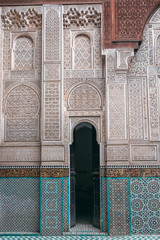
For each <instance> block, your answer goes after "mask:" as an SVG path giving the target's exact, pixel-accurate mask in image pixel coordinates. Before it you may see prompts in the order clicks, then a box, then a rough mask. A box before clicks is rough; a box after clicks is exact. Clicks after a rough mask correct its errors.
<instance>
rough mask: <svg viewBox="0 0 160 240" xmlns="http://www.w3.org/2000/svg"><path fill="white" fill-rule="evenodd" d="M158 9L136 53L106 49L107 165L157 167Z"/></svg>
mask: <svg viewBox="0 0 160 240" xmlns="http://www.w3.org/2000/svg"><path fill="white" fill-rule="evenodd" d="M159 29H160V8H159V9H157V11H156V12H155V13H154V15H153V16H152V17H151V18H150V20H149V22H148V23H147V24H146V26H145V29H144V33H143V41H142V44H141V46H140V48H139V50H138V51H137V52H136V53H135V54H134V49H112V50H111V49H108V50H104V54H105V55H106V84H107V89H108V92H107V95H106V104H107V118H106V125H107V129H108V132H107V135H106V140H107V147H106V155H107V158H106V160H107V164H108V165H154V164H155V165H159V161H160V149H159V147H160V144H159V141H160V129H159V126H160V122H159V121H160V95H159V93H160V90H159V86H160V84H159V82H160V81H159V71H160V70H159V39H160V30H159Z"/></svg>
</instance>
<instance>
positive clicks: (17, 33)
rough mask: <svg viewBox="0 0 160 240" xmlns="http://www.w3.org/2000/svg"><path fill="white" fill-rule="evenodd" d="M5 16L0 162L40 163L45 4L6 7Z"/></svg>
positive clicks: (2, 42)
mask: <svg viewBox="0 0 160 240" xmlns="http://www.w3.org/2000/svg"><path fill="white" fill-rule="evenodd" d="M1 15H2V20H1V21H2V26H1V31H2V33H3V35H2V39H1V44H3V47H1V52H2V54H3V78H2V79H1V87H2V88H1V89H2V91H3V95H2V96H1V101H3V104H1V106H2V114H1V122H2V124H1V146H0V156H1V157H0V162H1V165H5V166H6V165H39V163H40V105H41V94H40V92H41V63H42V60H41V59H42V7H36V6H35V7H34V8H30V7H16V8H15V7H4V8H2V13H1ZM1 72H2V71H1Z"/></svg>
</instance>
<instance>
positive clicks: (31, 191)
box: [0, 178, 40, 233]
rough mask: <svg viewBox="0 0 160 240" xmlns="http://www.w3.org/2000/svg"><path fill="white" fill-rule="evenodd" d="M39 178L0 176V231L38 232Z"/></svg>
mask: <svg viewBox="0 0 160 240" xmlns="http://www.w3.org/2000/svg"><path fill="white" fill-rule="evenodd" d="M39 193H40V180H39V178H0V213H1V214H0V232H12V233H16V232H39V230H40V211H39V208H40V194H39Z"/></svg>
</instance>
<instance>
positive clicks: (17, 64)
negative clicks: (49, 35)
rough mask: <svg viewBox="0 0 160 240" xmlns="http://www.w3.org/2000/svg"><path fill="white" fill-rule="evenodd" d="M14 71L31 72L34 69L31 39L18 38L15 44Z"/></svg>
mask: <svg viewBox="0 0 160 240" xmlns="http://www.w3.org/2000/svg"><path fill="white" fill-rule="evenodd" d="M13 54H14V59H13V61H14V66H13V69H14V70H30V69H32V68H33V41H32V39H31V38H29V37H25V36H22V37H18V38H17V39H16V40H15V43H14V50H13Z"/></svg>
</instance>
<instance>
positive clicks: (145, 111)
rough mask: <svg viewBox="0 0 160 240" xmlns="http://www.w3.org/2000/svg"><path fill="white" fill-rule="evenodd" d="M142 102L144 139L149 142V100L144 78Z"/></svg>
mask: <svg viewBox="0 0 160 240" xmlns="http://www.w3.org/2000/svg"><path fill="white" fill-rule="evenodd" d="M142 97H143V99H142V101H143V128H144V139H145V140H148V99H147V84H146V78H145V77H143V78H142Z"/></svg>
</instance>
